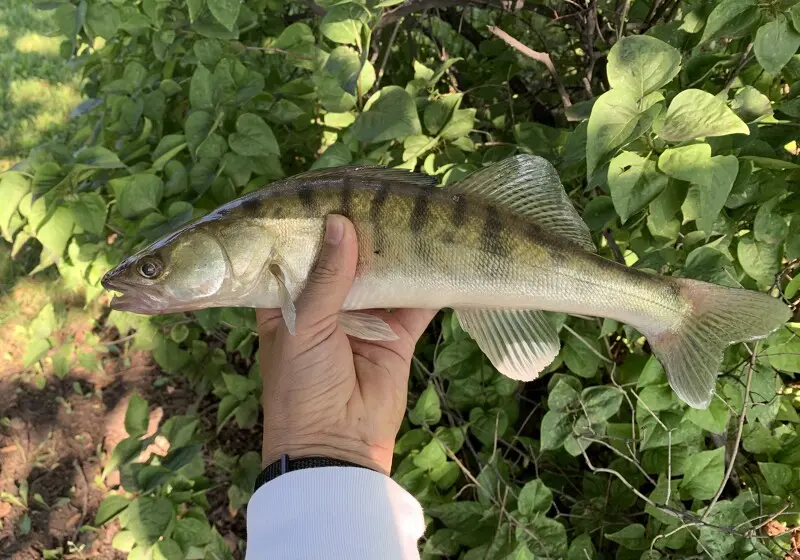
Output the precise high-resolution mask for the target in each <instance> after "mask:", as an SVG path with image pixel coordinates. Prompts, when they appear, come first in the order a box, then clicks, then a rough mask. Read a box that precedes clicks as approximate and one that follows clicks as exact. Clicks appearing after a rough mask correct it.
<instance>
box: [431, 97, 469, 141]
mask: <svg viewBox="0 0 800 560" xmlns="http://www.w3.org/2000/svg"><path fill="white" fill-rule="evenodd" d="M463 97H464V94H462V93H448V94H445V95H442V96H441V97H439V98H437V99H434V100H433V101H431V102H430V103H428V105H427V107H425V112H424V113H423V117H422V120H423V122H424V123H425V129H426V130H427V131H428V134H431V135H436V134H438V133H439V131H440V130H442V128H443V127H444V126H445V125H446V124H447V123H448V122H449V121H450V118H451V117H452V116H453V111H455V110H456V109H458V107H459V106H460V105H461V100H462V99H463Z"/></svg>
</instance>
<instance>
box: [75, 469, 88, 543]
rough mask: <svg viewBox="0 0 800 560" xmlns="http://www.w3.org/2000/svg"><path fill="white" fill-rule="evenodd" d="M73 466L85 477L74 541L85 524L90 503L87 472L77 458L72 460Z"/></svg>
mask: <svg viewBox="0 0 800 560" xmlns="http://www.w3.org/2000/svg"><path fill="white" fill-rule="evenodd" d="M72 466H73V467H75V470H76V471H78V472H79V473H80V475H81V478H82V479H83V504H82V505H81V517H80V519H79V520H78V523H77V524H76V525H75V531H73V533H72V542H76V539H77V538H78V533H79V532H80V530H81V525H83V519H84V518H85V517H86V508H87V506H88V504H89V481H88V480H87V479H86V473H85V472H83V466H81V464H80V463H79V462H78V460H77V459H75V460H74V461H72Z"/></svg>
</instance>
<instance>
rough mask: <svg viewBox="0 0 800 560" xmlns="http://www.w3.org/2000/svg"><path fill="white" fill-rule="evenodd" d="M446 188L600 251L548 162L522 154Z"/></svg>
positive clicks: (581, 245) (587, 248) (582, 246)
mask: <svg viewBox="0 0 800 560" xmlns="http://www.w3.org/2000/svg"><path fill="white" fill-rule="evenodd" d="M445 188H448V189H454V190H457V191H459V192H463V193H465V194H470V195H473V196H478V197H480V198H483V199H484V200H486V201H490V202H492V203H493V204H497V205H498V206H501V207H503V208H505V209H507V210H509V211H511V212H513V213H515V214H518V215H520V216H524V217H526V218H530V219H532V220H533V221H535V222H536V223H537V224H539V225H540V226H542V228H544V229H546V230H547V231H549V232H551V233H554V234H556V235H558V236H561V237H564V238H567V239H569V240H570V241H572V242H573V243H576V244H578V245H579V246H580V247H581V248H583V249H586V250H587V251H592V252H596V251H597V248H596V247H595V245H594V242H593V241H592V235H591V233H590V232H589V228H588V227H587V225H586V224H585V223H584V221H583V220H582V219H581V217H580V215H579V214H578V212H577V211H576V210H575V208H574V207H573V206H572V203H571V202H570V200H569V197H568V196H567V193H566V191H565V190H564V187H563V186H562V185H561V180H560V179H559V177H558V172H557V171H556V170H555V168H554V167H553V165H552V164H551V163H550V162H549V161H547V160H546V159H544V158H541V157H539V156H532V155H526V154H522V155H518V156H514V157H511V158H508V159H504V160H503V161H501V162H499V163H496V164H494V165H490V166H489V167H486V168H484V169H481V170H479V171H476V172H475V173H473V174H472V175H469V176H468V177H466V178H465V179H463V180H462V181H459V182H458V183H455V184H454V185H448V186H447V187H445Z"/></svg>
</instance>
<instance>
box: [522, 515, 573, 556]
mask: <svg viewBox="0 0 800 560" xmlns="http://www.w3.org/2000/svg"><path fill="white" fill-rule="evenodd" d="M516 537H517V540H518V541H520V542H524V543H525V544H526V545H527V546H528V548H529V549H530V551H531V552H532V553H533V554H534V555H536V556H539V557H545V558H563V557H564V556H566V554H567V530H566V528H565V527H564V526H563V525H562V524H561V523H559V522H558V521H556V520H555V519H551V518H549V517H545V516H544V515H537V516H536V517H534V518H533V519H531V521H530V523H528V525H527V526H526V527H517V530H516Z"/></svg>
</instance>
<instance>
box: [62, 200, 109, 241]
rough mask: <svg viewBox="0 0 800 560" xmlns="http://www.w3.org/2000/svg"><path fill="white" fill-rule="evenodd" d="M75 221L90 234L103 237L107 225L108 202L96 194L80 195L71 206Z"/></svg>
mask: <svg viewBox="0 0 800 560" xmlns="http://www.w3.org/2000/svg"><path fill="white" fill-rule="evenodd" d="M70 208H71V210H72V213H73V215H74V216H75V220H76V221H77V223H78V224H80V226H81V227H82V228H83V229H84V231H87V232H89V233H92V234H94V235H103V231H104V230H105V225H106V201H105V200H104V199H103V197H102V196H100V195H99V194H98V193H96V192H89V193H80V194H79V195H78V199H77V200H76V201H75V202H73V203H72V204H71V206H70Z"/></svg>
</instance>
